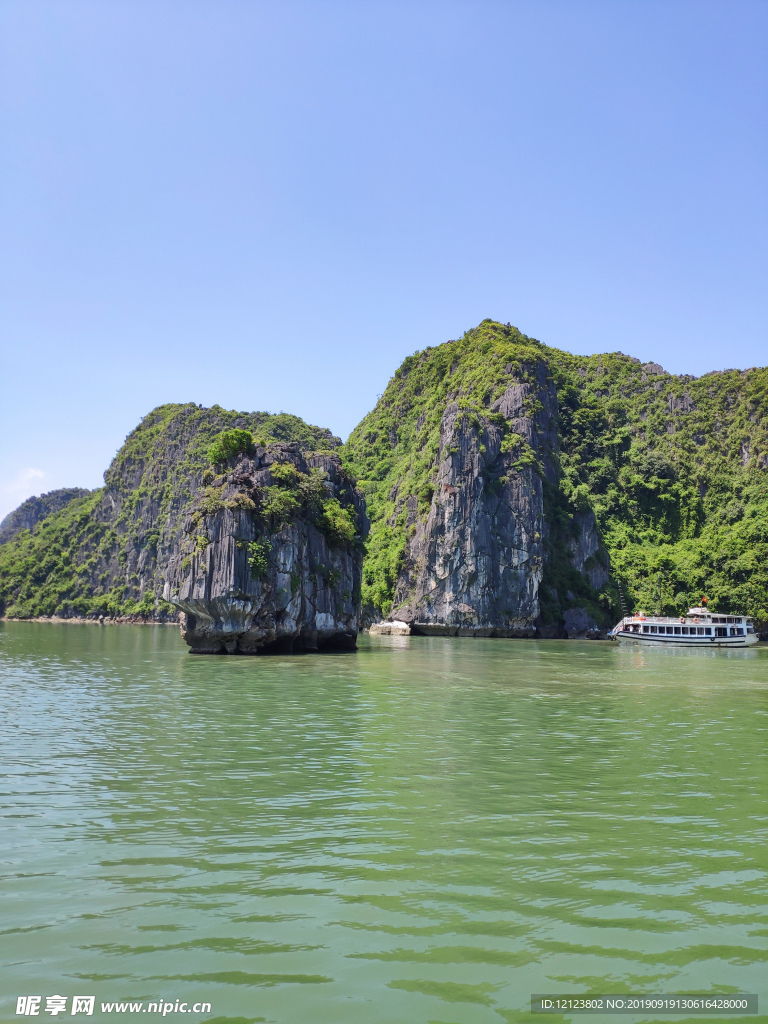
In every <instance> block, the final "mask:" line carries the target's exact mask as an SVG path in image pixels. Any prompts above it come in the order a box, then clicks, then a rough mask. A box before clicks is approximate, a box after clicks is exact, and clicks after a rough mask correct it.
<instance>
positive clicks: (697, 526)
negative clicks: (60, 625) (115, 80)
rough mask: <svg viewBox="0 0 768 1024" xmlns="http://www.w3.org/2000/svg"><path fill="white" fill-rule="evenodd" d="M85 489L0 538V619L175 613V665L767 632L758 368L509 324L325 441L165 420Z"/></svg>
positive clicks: (54, 497)
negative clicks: (738, 626)
mask: <svg viewBox="0 0 768 1024" xmlns="http://www.w3.org/2000/svg"><path fill="white" fill-rule="evenodd" d="M104 481H105V483H104V487H102V488H99V489H98V490H95V491H90V492H88V491H82V490H81V489H78V488H70V489H66V490H63V491H55V492H51V493H50V494H48V495H42V496H41V497H39V498H31V499H28V501H26V502H24V503H23V504H22V505H21V506H20V507H19V508H18V509H17V510H15V511H14V512H12V513H11V514H10V515H9V516H7V517H6V519H4V520H3V522H2V523H1V524H0V613H1V614H3V615H4V616H6V617H8V618H22V619H23V618H27V619H28V618H39V617H59V618H86V619H93V620H99V619H101V621H104V620H129V621H130V620H133V621H175V620H176V619H177V618H178V617H179V614H180V612H181V613H182V615H183V616H184V617H185V619H184V627H185V633H186V635H187V640H188V642H189V643H190V645H191V646H192V648H193V650H195V649H197V650H201V651H202V650H206V651H219V650H220V651H225V650H231V651H254V652H255V651H258V650H267V649H273V648H274V647H275V645H277V646H278V647H280V648H281V649H304V650H306V649H309V650H314V649H318V648H322V647H323V646H345V645H346V646H351V645H353V644H354V635H355V634H356V632H357V630H358V629H359V628H360V627H362V626H367V625H371V624H373V623H377V622H382V621H394V620H396V621H397V622H398V623H402V624H403V626H402V627H401V628H403V629H405V630H410V631H411V632H415V633H426V634H433V635H460V636H518V637H522V636H539V637H567V636H571V637H573V636H600V635H604V631H605V629H606V628H607V627H609V626H610V625H612V624H613V622H615V621H616V619H618V618H619V617H620V615H621V613H622V610H623V609H624V608H627V609H629V610H631V609H633V608H641V607H642V608H646V609H649V610H657V611H659V612H663V613H664V614H677V613H679V612H680V611H683V610H684V609H685V608H687V607H689V606H690V605H693V604H696V603H697V602H698V600H699V598H700V597H701V595H702V594H704V593H706V594H707V596H708V597H709V601H710V607H711V608H713V609H716V610H722V611H731V610H732V611H738V612H742V613H747V614H749V615H751V616H753V617H754V618H755V620H756V622H757V623H758V625H759V626H761V627H762V628H765V627H766V625H768V369H766V368H756V369H750V370H743V371H739V370H725V371H722V372H716V373H709V374H706V375H705V376H703V377H701V378H698V379H697V378H694V377H691V376H673V375H671V374H668V373H666V372H665V371H664V370H663V368H662V367H661V366H660V365H659V364H657V363H645V364H642V363H640V361H639V360H637V359H635V358H633V357H631V356H627V355H624V354H622V353H621V352H613V353H607V354H603V355H594V356H574V355H571V354H570V353H567V352H563V351H560V350H558V349H554V348H549V347H547V346H546V345H543V344H541V343H540V342H538V341H536V340H535V339H532V338H528V337H526V336H525V335H523V334H521V333H520V332H519V331H518V330H516V329H515V328H514V327H512V326H511V325H509V324H506V325H505V324H500V323H496V322H494V321H491V320H485V321H483V322H482V323H481V324H480V325H479V326H478V327H476V328H474V329H473V330H470V331H468V332H467V333H466V334H465V335H464V336H463V337H462V338H460V339H458V340H456V341H449V342H446V343H445V344H442V345H438V346H435V347H434V348H427V349H425V350H424V351H422V352H418V353H416V354H415V355H413V356H409V357H408V358H407V359H406V360H405V361H404V362H403V364H402V365H401V367H400V368H399V369H398V370H397V372H396V373H395V375H394V376H393V378H392V380H391V381H390V382H389V384H388V385H387V387H386V390H385V391H384V394H383V395H382V397H381V399H380V400H379V402H378V403H377V405H376V407H375V409H373V411H372V412H370V413H369V414H368V415H367V416H366V417H365V419H364V420H363V421H362V422H361V423H360V424H359V425H358V426H357V427H356V428H355V429H354V430H353V432H352V434H351V435H350V437H349V439H348V441H347V442H346V444H342V443H341V441H340V440H339V439H338V438H337V437H335V436H334V435H333V434H331V432H330V431H328V430H325V429H322V428H318V427H313V426H310V425H308V424H307V423H305V422H304V421H303V420H301V419H300V418H298V417H296V416H291V415H287V414H280V415H271V414H268V413H238V412H232V411H227V410H225V409H222V408H220V407H218V406H214V407H213V408H210V409H204V408H201V407H199V406H197V405H193V404H188V405H166V406H161V407H159V408H158V409H155V410H153V411H152V412H151V413H150V414H149V415H148V416H146V417H145V418H144V419H143V420H142V422H141V423H140V424H139V426H138V427H137V428H136V429H135V430H134V431H133V432H132V433H131V434H130V435H129V436H128V438H127V439H126V442H125V444H124V445H123V447H122V448H121V449H120V451H119V452H118V453H117V455H116V457H115V459H114V460H113V462H112V464H111V465H110V467H109V468H108V469H107V471H106V472H105V474H104Z"/></svg>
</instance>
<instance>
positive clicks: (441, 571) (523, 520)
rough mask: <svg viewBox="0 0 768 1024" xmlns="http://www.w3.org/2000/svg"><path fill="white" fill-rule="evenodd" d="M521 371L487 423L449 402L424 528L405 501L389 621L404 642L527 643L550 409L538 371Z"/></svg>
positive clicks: (551, 396) (539, 567)
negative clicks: (415, 637) (417, 638)
mask: <svg viewBox="0 0 768 1024" xmlns="http://www.w3.org/2000/svg"><path fill="white" fill-rule="evenodd" d="M531 369H532V373H531V374H530V379H528V380H523V381H515V382H513V383H511V384H510V385H509V387H508V388H507V390H506V391H505V392H504V394H503V395H502V396H501V397H500V398H499V399H498V400H497V401H496V402H495V403H494V404H493V406H492V407H491V409H490V410H489V411H490V413H491V414H497V415H496V416H494V415H491V416H487V417H486V416H480V417H478V416H477V415H471V414H469V413H467V412H465V411H464V410H462V408H461V405H460V403H459V402H457V401H453V402H451V403H450V404H448V406H447V407H446V409H445V412H444V414H443V418H442V423H441V430H440V451H439V456H438V466H437V476H436V486H435V491H434V494H433V498H432V504H431V507H430V509H429V512H428V514H427V516H426V519H421V518H419V517H418V516H417V514H416V510H417V505H416V500H415V499H414V498H413V497H409V498H408V499H407V502H406V507H407V520H406V525H407V527H408V528H409V529H408V532H409V534H410V535H409V538H408V541H407V543H406V549H405V558H404V561H403V566H402V569H401V571H400V575H399V578H398V583H397V588H396V591H395V600H394V604H393V607H392V611H391V614H390V618H391V619H397V620H401V621H404V622H407V623H409V625H410V626H411V630H412V632H414V633H422V634H428V635H435V636H446V635H449V636H476V637H482V636H505V637H514V636H517V637H524V636H533V635H534V633H535V621H536V618H537V616H538V614H539V602H538V589H539V584H540V582H541V578H542V573H543V566H544V546H543V534H544V495H543V487H544V484H543V479H544V478H546V477H547V476H553V475H554V467H553V464H552V455H553V452H554V450H555V448H556V443H557V441H556V435H555V430H554V414H555V412H556V409H557V399H556V394H555V389H554V385H553V384H552V382H551V380H549V379H548V378H547V375H546V368H545V366H544V364H543V363H539V364H538V365H537V366H535V367H532V368H531ZM499 413H500V414H501V415H502V416H503V417H504V419H505V420H506V421H507V423H506V426H505V425H503V424H502V423H500V422H499V419H500V418H499V416H498V414H499Z"/></svg>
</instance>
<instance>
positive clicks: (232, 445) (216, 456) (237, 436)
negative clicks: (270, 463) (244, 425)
mask: <svg viewBox="0 0 768 1024" xmlns="http://www.w3.org/2000/svg"><path fill="white" fill-rule="evenodd" d="M254 451H255V443H254V439H253V434H252V433H251V432H250V430H238V429H237V427H235V428H233V429H232V430H224V431H222V433H221V434H219V436H218V437H217V438H216V440H215V441H214V442H213V444H212V445H211V446H210V447H209V448H208V459H209V461H210V462H211V463H212V464H213V465H214V466H216V465H218V464H219V463H220V462H227V461H228V460H229V459H234V458H236V457H237V456H238V455H253V453H254Z"/></svg>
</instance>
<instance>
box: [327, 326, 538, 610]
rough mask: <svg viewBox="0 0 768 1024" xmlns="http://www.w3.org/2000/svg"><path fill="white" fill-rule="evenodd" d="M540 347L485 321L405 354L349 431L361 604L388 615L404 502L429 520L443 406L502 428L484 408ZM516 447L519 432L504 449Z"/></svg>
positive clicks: (525, 369)
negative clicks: (361, 503)
mask: <svg viewBox="0 0 768 1024" xmlns="http://www.w3.org/2000/svg"><path fill="white" fill-rule="evenodd" d="M542 350H543V346H542V345H541V344H540V343H539V342H537V341H534V340H532V339H530V338H526V337H525V336H524V335H522V334H520V332H519V331H517V330H516V329H515V328H514V327H508V326H507V327H504V326H503V325H501V324H492V323H491V321H484V322H483V323H482V324H481V325H480V327H479V328H476V329H475V330H474V331H469V332H467V334H465V335H464V337H463V338H461V339H459V340H458V341H450V342H447V343H446V344H444V345H439V346H437V347H436V348H426V349H424V351H423V352H417V353H416V354H415V355H412V356H409V357H408V358H407V359H406V360H405V361H404V362H403V363H402V365H401V366H400V368H399V369H398V370H397V371H396V372H395V375H394V377H393V378H392V379H391V380H390V382H389V384H388V385H387V387H386V389H385V391H384V394H383V395H382V396H381V399H380V400H379V402H378V403H377V405H376V408H375V409H374V410H373V411H372V412H370V413H369V414H368V415H367V416H366V417H365V419H364V420H363V421H362V422H361V423H360V424H358V426H357V427H355V429H354V430H353V431H352V433H351V434H350V436H349V439H348V440H347V442H346V444H345V446H344V449H343V453H344V460H345V463H346V465H347V466H348V467H349V469H350V471H351V472H352V473H353V474H354V475H355V477H356V478H357V483H358V486H359V487H360V489H361V490H362V492H363V494H364V495H365V499H366V505H367V509H368V516H369V518H370V520H371V532H370V534H369V537H368V543H367V548H368V553H367V556H366V560H365V563H364V565H363V604H364V605H370V606H372V607H373V608H375V609H377V610H379V611H382V612H383V613H384V614H385V615H386V614H387V613H388V612H389V610H390V608H391V605H392V598H393V595H394V591H395V585H396V582H397V577H398V573H399V571H400V567H401V564H402V560H403V555H404V551H405V542H406V519H407V507H406V500H407V498H408V497H409V496H415V498H416V499H417V502H418V511H419V513H420V514H421V515H426V513H427V512H428V510H429V506H430V503H431V501H432V495H433V491H434V474H435V468H436V463H435V459H436V456H437V453H438V450H439V446H440V423H441V420H442V417H443V413H444V412H445V407H446V405H447V404H448V403H449V402H450V401H453V400H457V401H458V403H459V407H460V409H461V410H462V412H463V414H464V415H465V416H466V417H467V418H468V419H469V420H470V421H474V422H476V423H477V422H479V417H480V416H483V417H484V418H485V419H490V420H491V421H492V422H495V423H497V424H498V425H500V426H503V427H507V424H506V422H505V420H504V417H503V416H501V415H499V414H497V413H491V412H489V406H490V405H491V404H492V402H493V401H494V400H495V399H497V398H498V397H499V396H500V395H501V394H503V392H504V391H505V389H506V387H507V384H508V382H509V378H510V375H516V376H517V377H518V378H520V379H528V378H529V377H531V376H532V373H533V370H532V367H535V365H536V363H537V362H539V361H540V360H541V357H542ZM506 442H508V443H509V444H511V445H517V446H518V448H520V456H521V458H523V459H530V457H531V455H530V452H529V451H528V450H527V446H525V445H524V443H522V438H519V437H518V436H517V435H516V434H509V435H508V438H505V443H506Z"/></svg>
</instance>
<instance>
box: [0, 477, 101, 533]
mask: <svg viewBox="0 0 768 1024" xmlns="http://www.w3.org/2000/svg"><path fill="white" fill-rule="evenodd" d="M89 493H90V492H89V491H87V490H84V489H83V488H82V487H61V488H60V489H59V490H58V491H48V493H47V494H41V495H39V496H35V497H33V498H27V500H26V501H23V502H22V503H21V505H19V507H18V508H16V509H14V510H13V512H9V513H8V515H7V516H6V517H5V519H3V521H2V522H1V523H0V544H7V543H8V541H9V540H12V539H13V538H14V537H16V536H17V535H18V534H19V533H21V531H22V530H33V529H34V528H35V526H37V524H38V523H40V522H42V521H43V519H47V518H48V516H51V515H53V514H54V512H59V511H61V509H63V508H65V507H66V506H67V505H68V504H69V503H70V502H71V501H74V500H75V498H84V497H85V495H86V494H89Z"/></svg>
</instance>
